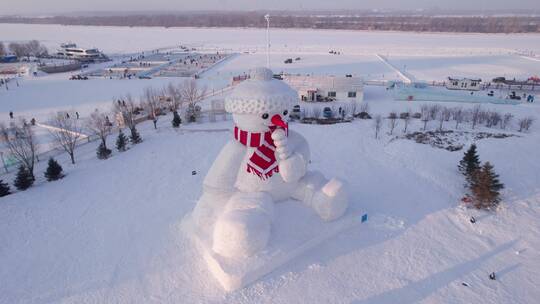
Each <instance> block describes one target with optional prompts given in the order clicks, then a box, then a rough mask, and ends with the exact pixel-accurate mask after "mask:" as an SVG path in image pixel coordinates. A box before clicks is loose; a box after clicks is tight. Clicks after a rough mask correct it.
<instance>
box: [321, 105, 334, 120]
mask: <svg viewBox="0 0 540 304" xmlns="http://www.w3.org/2000/svg"><path fill="white" fill-rule="evenodd" d="M332 116H334V115H333V113H332V109H330V107H324V109H323V117H324V118H332Z"/></svg>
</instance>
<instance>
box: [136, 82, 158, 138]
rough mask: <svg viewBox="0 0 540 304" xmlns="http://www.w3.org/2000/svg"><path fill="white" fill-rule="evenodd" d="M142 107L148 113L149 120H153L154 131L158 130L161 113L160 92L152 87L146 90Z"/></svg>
mask: <svg viewBox="0 0 540 304" xmlns="http://www.w3.org/2000/svg"><path fill="white" fill-rule="evenodd" d="M141 105H142V106H143V108H144V109H145V110H146V112H147V113H148V118H150V119H152V122H153V123H154V129H157V121H158V115H159V112H160V111H161V101H160V96H159V94H158V92H157V91H156V90H154V89H153V88H151V87H147V88H145V89H144V93H143V97H142V100H141Z"/></svg>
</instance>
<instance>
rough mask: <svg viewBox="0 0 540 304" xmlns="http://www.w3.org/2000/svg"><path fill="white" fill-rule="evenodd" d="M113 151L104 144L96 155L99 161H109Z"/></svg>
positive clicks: (99, 147) (100, 145) (101, 144)
mask: <svg viewBox="0 0 540 304" xmlns="http://www.w3.org/2000/svg"><path fill="white" fill-rule="evenodd" d="M111 153H112V151H111V150H110V149H107V146H106V145H105V144H104V143H103V142H102V143H100V144H99V146H98V148H97V151H96V154H97V157H98V158H99V159H107V158H109V156H110V155H111Z"/></svg>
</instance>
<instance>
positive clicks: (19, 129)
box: [0, 120, 37, 178]
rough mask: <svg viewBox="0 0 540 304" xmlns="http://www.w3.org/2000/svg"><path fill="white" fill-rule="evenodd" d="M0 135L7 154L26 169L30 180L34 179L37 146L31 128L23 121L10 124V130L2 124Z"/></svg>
mask: <svg viewBox="0 0 540 304" xmlns="http://www.w3.org/2000/svg"><path fill="white" fill-rule="evenodd" d="M0 134H1V136H2V140H3V141H4V142H5V144H6V146H7V148H8V149H9V152H10V153H11V154H12V155H13V157H15V159H17V160H18V161H19V162H20V163H21V164H23V165H24V167H26V169H28V172H30V174H31V175H32V178H34V164H35V162H36V160H37V145H36V139H35V136H34V130H32V127H31V126H30V125H29V124H28V123H26V121H24V120H21V121H20V122H19V123H17V124H15V123H13V124H11V126H10V128H7V127H6V126H4V125H3V124H2V125H0Z"/></svg>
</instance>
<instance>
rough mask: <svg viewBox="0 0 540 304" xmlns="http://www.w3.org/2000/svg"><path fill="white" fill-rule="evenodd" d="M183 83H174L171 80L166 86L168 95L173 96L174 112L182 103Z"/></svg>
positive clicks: (172, 105)
mask: <svg viewBox="0 0 540 304" xmlns="http://www.w3.org/2000/svg"><path fill="white" fill-rule="evenodd" d="M183 85H184V84H183V83H180V84H178V85H174V84H173V83H172V82H170V83H169V84H168V85H167V87H166V88H165V91H166V92H167V95H168V96H169V97H170V98H171V111H173V112H174V111H178V109H180V106H181V105H182V91H183Z"/></svg>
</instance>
